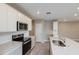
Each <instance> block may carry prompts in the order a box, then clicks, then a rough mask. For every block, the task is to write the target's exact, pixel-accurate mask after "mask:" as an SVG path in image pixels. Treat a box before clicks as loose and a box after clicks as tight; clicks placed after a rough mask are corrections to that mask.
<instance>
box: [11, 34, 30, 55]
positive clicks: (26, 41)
mask: <svg viewBox="0 0 79 59" xmlns="http://www.w3.org/2000/svg"><path fill="white" fill-rule="evenodd" d="M12 41H19V42H22V54H23V55H25V54H26V53H27V52H28V51H29V50H30V49H31V38H30V37H24V34H17V35H12Z"/></svg>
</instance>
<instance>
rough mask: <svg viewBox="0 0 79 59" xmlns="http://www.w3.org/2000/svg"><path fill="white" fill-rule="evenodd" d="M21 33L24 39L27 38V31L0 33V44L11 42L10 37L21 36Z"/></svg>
mask: <svg viewBox="0 0 79 59" xmlns="http://www.w3.org/2000/svg"><path fill="white" fill-rule="evenodd" d="M21 33H24V36H25V37H27V36H29V32H28V31H21V32H20V31H19V32H6V33H0V44H3V43H5V42H8V41H12V35H15V34H21Z"/></svg>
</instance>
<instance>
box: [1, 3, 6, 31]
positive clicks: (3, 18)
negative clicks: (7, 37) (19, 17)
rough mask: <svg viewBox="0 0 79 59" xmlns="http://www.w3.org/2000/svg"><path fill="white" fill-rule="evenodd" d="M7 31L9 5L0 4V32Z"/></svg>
mask: <svg viewBox="0 0 79 59" xmlns="http://www.w3.org/2000/svg"><path fill="white" fill-rule="evenodd" d="M6 31H7V5H5V4H0V32H6Z"/></svg>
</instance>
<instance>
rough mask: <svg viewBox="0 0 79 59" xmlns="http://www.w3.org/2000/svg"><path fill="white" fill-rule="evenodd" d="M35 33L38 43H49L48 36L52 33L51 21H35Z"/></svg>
mask: <svg viewBox="0 0 79 59" xmlns="http://www.w3.org/2000/svg"><path fill="white" fill-rule="evenodd" d="M35 30H36V31H35V33H36V41H37V42H45V41H48V36H49V35H50V34H51V33H52V22H51V21H43V20H40V21H35Z"/></svg>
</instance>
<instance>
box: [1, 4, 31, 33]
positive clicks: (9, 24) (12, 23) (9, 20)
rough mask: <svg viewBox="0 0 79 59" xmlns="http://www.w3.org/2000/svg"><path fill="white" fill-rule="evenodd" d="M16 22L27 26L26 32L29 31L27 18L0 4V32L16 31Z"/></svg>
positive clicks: (29, 21)
mask: <svg viewBox="0 0 79 59" xmlns="http://www.w3.org/2000/svg"><path fill="white" fill-rule="evenodd" d="M17 21H20V22H23V23H26V24H28V30H29V31H30V30H31V28H32V26H31V19H30V18H29V17H27V16H26V15H24V14H22V13H21V12H19V11H18V10H16V9H14V8H13V7H11V6H9V5H7V4H0V32H13V31H17Z"/></svg>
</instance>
